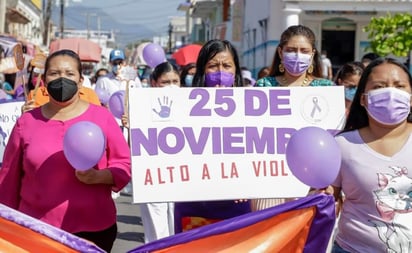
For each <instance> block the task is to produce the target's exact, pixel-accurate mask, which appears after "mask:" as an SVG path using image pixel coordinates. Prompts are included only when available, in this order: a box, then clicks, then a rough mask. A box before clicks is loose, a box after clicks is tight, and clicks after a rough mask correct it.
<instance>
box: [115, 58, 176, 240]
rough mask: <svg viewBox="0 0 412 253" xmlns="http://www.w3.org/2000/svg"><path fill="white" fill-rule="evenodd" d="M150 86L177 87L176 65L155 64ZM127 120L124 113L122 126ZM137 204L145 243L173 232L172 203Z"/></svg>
mask: <svg viewBox="0 0 412 253" xmlns="http://www.w3.org/2000/svg"><path fill="white" fill-rule="evenodd" d="M151 87H155V88H156V87H157V88H170V87H175V88H179V87H180V77H179V71H178V69H177V67H176V66H175V65H173V64H171V63H169V62H163V63H160V64H159V65H157V66H156V67H155V68H154V70H153V72H152V78H151ZM158 113H160V112H158ZM128 122H129V117H128V116H127V115H124V116H123V117H122V124H123V126H125V127H128V126H129V123H128ZM139 206H140V213H141V217H142V223H143V227H144V234H145V242H146V243H148V242H151V241H155V240H158V239H161V238H164V237H168V236H171V235H173V234H174V230H175V229H174V203H170V202H169V203H144V204H140V205H139Z"/></svg>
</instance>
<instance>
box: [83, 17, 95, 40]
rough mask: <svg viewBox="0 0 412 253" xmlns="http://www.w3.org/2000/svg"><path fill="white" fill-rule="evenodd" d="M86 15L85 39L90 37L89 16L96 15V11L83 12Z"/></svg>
mask: <svg viewBox="0 0 412 253" xmlns="http://www.w3.org/2000/svg"><path fill="white" fill-rule="evenodd" d="M82 15H85V16H86V27H87V39H90V16H97V14H96V13H88V12H87V13H83V14H82Z"/></svg>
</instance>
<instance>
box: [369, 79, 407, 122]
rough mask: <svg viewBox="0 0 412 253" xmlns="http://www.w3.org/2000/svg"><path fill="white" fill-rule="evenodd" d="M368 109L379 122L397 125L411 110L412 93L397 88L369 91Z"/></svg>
mask: <svg viewBox="0 0 412 253" xmlns="http://www.w3.org/2000/svg"><path fill="white" fill-rule="evenodd" d="M367 97H368V106H367V107H366V111H367V112H368V114H369V116H371V117H372V118H373V119H374V120H376V121H377V122H379V123H381V124H384V125H390V126H391V125H396V124H399V123H401V122H402V121H404V120H405V119H406V118H407V117H408V115H409V112H410V108H411V94H409V93H408V92H405V91H403V90H400V89H397V88H392V87H390V88H380V89H376V90H371V91H369V92H368V93H367Z"/></svg>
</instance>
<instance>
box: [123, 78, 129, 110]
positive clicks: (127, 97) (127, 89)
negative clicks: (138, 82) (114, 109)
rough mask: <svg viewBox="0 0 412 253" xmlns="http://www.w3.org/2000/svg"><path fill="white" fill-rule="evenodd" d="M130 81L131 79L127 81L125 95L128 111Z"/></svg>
mask: <svg viewBox="0 0 412 253" xmlns="http://www.w3.org/2000/svg"><path fill="white" fill-rule="evenodd" d="M129 82H130V80H127V81H126V91H125V96H124V110H125V112H126V110H127V111H129Z"/></svg>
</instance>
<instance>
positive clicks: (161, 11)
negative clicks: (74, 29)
mask: <svg viewBox="0 0 412 253" xmlns="http://www.w3.org/2000/svg"><path fill="white" fill-rule="evenodd" d="M66 1H69V3H68V7H69V8H70V6H75V5H82V6H87V7H90V8H96V9H100V10H102V11H104V12H105V13H106V14H107V15H108V16H110V18H104V17H102V18H101V21H100V24H101V29H102V30H104V29H105V26H107V25H108V24H107V22H110V19H111V18H112V19H114V20H116V21H117V22H118V23H123V24H129V25H131V24H138V25H139V26H145V27H147V28H148V30H152V31H153V34H152V35H151V36H159V35H166V34H167V30H168V25H169V22H170V17H172V16H184V15H185V13H184V12H183V11H179V10H177V8H178V6H179V4H180V3H184V2H185V1H186V0H104V1H103V0H66ZM82 15H83V16H82ZM82 15H79V16H78V17H76V18H77V19H86V17H85V16H84V15H85V14H84V13H83V14H82ZM73 18H74V17H73ZM105 19H106V20H105Z"/></svg>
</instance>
